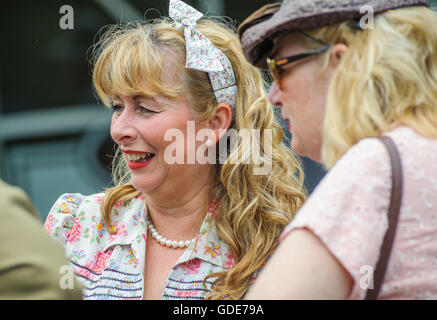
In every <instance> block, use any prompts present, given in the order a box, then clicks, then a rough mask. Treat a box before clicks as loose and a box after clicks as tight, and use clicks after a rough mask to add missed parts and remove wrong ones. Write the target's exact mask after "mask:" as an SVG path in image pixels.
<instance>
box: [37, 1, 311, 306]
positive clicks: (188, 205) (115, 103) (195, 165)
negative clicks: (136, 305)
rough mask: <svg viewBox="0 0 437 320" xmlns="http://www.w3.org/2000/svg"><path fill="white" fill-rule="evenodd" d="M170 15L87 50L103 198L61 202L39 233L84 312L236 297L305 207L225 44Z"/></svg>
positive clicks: (259, 85) (270, 121)
mask: <svg viewBox="0 0 437 320" xmlns="http://www.w3.org/2000/svg"><path fill="white" fill-rule="evenodd" d="M169 12H170V17H171V18H161V19H157V20H156V21H153V22H144V23H132V24H128V25H127V26H113V27H111V28H109V29H108V30H107V31H106V32H105V33H104V35H103V36H102V37H101V38H100V40H99V42H98V44H97V45H96V46H95V50H94V57H95V59H94V64H93V83H94V87H95V89H96V93H97V94H98V96H99V97H100V98H101V99H102V101H103V102H104V104H105V105H106V106H108V107H109V108H111V109H112V110H113V116H112V123H111V136H112V138H113V140H114V141H115V142H116V143H117V145H118V147H119V148H118V153H117V154H116V158H115V166H114V180H115V186H114V187H112V188H108V189H106V190H105V192H104V193H98V194H93V195H82V194H64V195H62V196H61V197H60V198H59V199H58V201H57V202H56V203H55V204H54V206H53V208H52V210H51V211H50V214H49V215H48V218H47V221H46V223H45V228H46V230H47V232H48V233H49V234H50V235H51V236H52V237H54V238H56V239H57V240H59V241H60V242H61V243H62V244H63V246H64V247H65V251H66V255H67V257H68V259H69V260H70V262H71V264H72V266H73V268H74V271H75V273H76V275H77V276H78V277H79V278H80V279H81V280H82V282H83V284H84V286H85V290H84V298H85V299H161V298H162V299H190V300H196V299H205V298H209V299H214V298H227V299H238V298H242V297H243V296H244V294H245V293H246V291H247V290H248V288H249V286H250V285H251V284H252V283H253V280H254V279H255V278H256V276H257V273H258V271H259V270H260V269H261V268H262V267H263V265H264V264H265V262H266V259H267V257H268V256H270V255H271V254H272V252H273V251H274V249H275V248H276V247H277V245H278V244H279V235H280V233H281V231H282V230H283V228H284V227H285V226H286V225H287V224H288V223H289V222H290V221H291V218H292V216H293V213H294V212H296V211H297V209H298V208H299V207H300V206H301V204H302V203H303V201H304V199H305V194H304V192H303V189H302V179H303V175H302V170H301V168H300V165H299V162H298V161H297V160H296V158H294V157H293V155H292V153H291V151H289V150H288V148H287V147H286V146H285V145H283V144H282V137H283V131H282V129H281V127H280V125H279V123H278V122H277V121H276V120H275V118H274V113H273V108H272V106H271V105H270V104H269V102H268V100H267V98H265V91H264V88H265V83H264V82H263V80H262V77H261V73H260V71H259V70H258V69H257V68H255V67H254V66H252V65H251V64H250V63H248V62H247V60H246V59H245V57H244V55H243V52H242V50H241V46H240V43H239V42H238V37H237V35H236V33H235V31H234V30H232V28H230V27H228V26H226V25H225V24H224V23H221V22H218V21H215V20H212V19H206V18H204V19H201V18H202V14H201V13H200V12H198V11H196V10H195V9H194V8H192V7H190V6H188V5H186V4H185V3H183V2H181V1H178V0H172V1H170V10H169ZM232 130H233V132H236V134H237V136H236V137H237V139H235V141H234V140H233V138H234V137H235V135H229V136H228V133H229V132H231V131H232ZM240 131H244V132H246V133H247V132H249V133H251V132H255V133H258V136H256V134H254V135H253V136H252V137H251V138H252V139H251V140H247V139H245V138H244V137H243V136H242V135H241V136H240V135H239V134H240ZM257 137H258V138H257ZM269 137H270V138H271V139H270V138H269ZM225 138H226V139H227V138H231V143H230V146H228V145H227V144H224V146H225V148H221V146H222V145H221V142H222V141H223V139H225ZM225 142H226V141H225ZM232 142H233V143H232ZM257 169H258V170H257ZM263 169H266V170H263ZM296 172H300V173H301V175H300V176H297V175H295V173H296Z"/></svg>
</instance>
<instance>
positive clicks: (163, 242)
mask: <svg viewBox="0 0 437 320" xmlns="http://www.w3.org/2000/svg"><path fill="white" fill-rule="evenodd" d="M149 230H150V233H151V234H152V238H153V239H155V240H156V241H158V242H159V244H160V245H162V246H167V247H169V248H175V249H176V248H185V247H189V246H190V245H192V244H194V243H195V242H196V238H193V239H191V240H187V241H182V240H181V241H172V240H168V239H167V238H165V237H163V236H161V235H160V234H159V232H158V231H156V229H155V227H154V226H153V223H152V220H151V219H149Z"/></svg>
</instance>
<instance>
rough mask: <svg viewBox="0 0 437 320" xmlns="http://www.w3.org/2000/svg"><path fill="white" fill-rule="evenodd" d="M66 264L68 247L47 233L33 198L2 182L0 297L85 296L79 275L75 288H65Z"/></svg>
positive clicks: (47, 297)
mask: <svg viewBox="0 0 437 320" xmlns="http://www.w3.org/2000/svg"><path fill="white" fill-rule="evenodd" d="M63 266H68V261H67V260H66V258H65V256H64V249H63V248H62V246H61V245H60V244H59V243H58V242H57V241H55V240H53V239H51V238H50V237H49V236H48V235H47V234H46V233H45V232H44V230H43V227H42V224H41V221H40V220H39V218H38V214H37V213H36V210H35V208H34V207H33V205H32V204H31V202H30V200H29V198H28V197H27V196H26V195H25V193H24V192H23V191H22V190H21V189H19V188H16V187H12V186H9V185H7V184H5V183H4V182H2V181H0V299H81V298H82V285H81V284H80V283H79V282H78V281H77V280H76V279H75V278H73V283H72V285H70V288H71V287H72V288H73V289H69V288H66V289H62V287H64V288H65V279H64V280H63V277H65V276H66V273H65V269H66V267H63ZM67 268H68V267H67ZM61 283H64V285H61Z"/></svg>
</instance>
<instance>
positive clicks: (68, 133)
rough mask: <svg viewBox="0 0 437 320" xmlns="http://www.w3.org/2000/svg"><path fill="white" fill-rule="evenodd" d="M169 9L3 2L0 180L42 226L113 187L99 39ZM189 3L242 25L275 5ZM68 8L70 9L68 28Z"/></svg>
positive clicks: (242, 0)
mask: <svg viewBox="0 0 437 320" xmlns="http://www.w3.org/2000/svg"><path fill="white" fill-rule="evenodd" d="M168 2H169V1H168V0H63V1H56V0H38V1H31V0H19V1H8V2H2V5H1V8H2V9H1V13H0V15H1V18H0V26H1V30H2V49H1V60H0V178H1V179H3V180H5V181H6V182H8V183H10V184H13V185H16V186H19V187H21V188H22V189H24V190H25V191H26V192H27V194H28V195H29V196H30V198H31V199H32V201H33V202H34V204H35V206H36V207H37V209H38V211H39V213H40V215H41V219H42V220H45V218H46V216H47V213H48V211H49V210H50V208H51V206H52V204H53V203H54V201H55V200H56V199H57V198H58V197H59V195H60V194H62V193H64V192H79V193H83V194H91V193H96V192H100V191H102V190H103V189H104V188H105V187H107V186H109V185H110V184H111V174H110V164H111V161H112V154H113V150H114V145H113V143H112V141H111V139H110V135H109V124H110V116H111V112H110V111H109V110H107V109H106V108H105V107H104V106H103V104H101V103H100V102H99V101H98V99H97V98H96V97H95V95H94V93H93V90H92V82H91V71H90V66H89V61H88V58H89V48H90V47H91V46H92V44H93V43H94V42H95V37H96V34H97V32H98V31H99V30H100V29H101V28H102V27H104V26H106V25H108V24H114V23H117V22H120V21H129V20H139V19H144V18H147V19H151V18H155V17H159V16H161V15H168ZM185 2H187V3H188V4H190V5H192V6H194V7H195V8H197V9H198V10H200V11H201V12H203V13H205V12H209V13H210V14H212V15H225V16H228V17H230V18H231V19H232V20H233V21H234V24H235V26H238V25H239V24H240V23H241V22H242V21H243V20H244V19H245V18H246V17H247V16H249V15H250V13H252V12H253V11H255V10H256V9H258V8H260V7H261V6H263V5H264V4H267V3H269V2H272V1H262V0H238V1H235V0H186V1H185ZM431 2H432V3H433V5H437V0H436V1H434V0H433V1H431ZM64 5H68V6H70V8H72V9H73V25H72V28H71V29H69V28H68V27H71V21H66V20H65V17H66V14H68V12H69V11H66V10H68V8H67V9H66V8H65V7H64V8H63V9H61V8H62V7H63V6H64ZM63 17H64V20H62V18H63ZM68 23H70V25H69V24H68ZM278 116H279V117H280V115H279V113H278ZM287 139H289V136H288V137H287ZM302 161H303V164H304V167H305V173H306V181H305V183H306V186H307V188H308V190H309V191H312V190H313V189H314V187H315V186H316V185H317V183H318V182H319V181H320V179H321V178H322V177H323V175H324V173H325V172H324V170H323V168H322V166H321V165H319V164H317V163H314V162H312V161H310V160H308V159H305V158H304V159H302Z"/></svg>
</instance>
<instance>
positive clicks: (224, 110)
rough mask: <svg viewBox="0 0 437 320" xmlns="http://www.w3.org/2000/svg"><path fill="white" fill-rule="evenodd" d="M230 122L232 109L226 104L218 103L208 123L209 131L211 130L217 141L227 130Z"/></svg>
mask: <svg viewBox="0 0 437 320" xmlns="http://www.w3.org/2000/svg"><path fill="white" fill-rule="evenodd" d="M231 122H232V108H231V106H230V105H229V104H227V103H226V102H220V103H219V104H218V105H217V107H216V109H215V112H214V114H213V116H212V118H211V119H210V120H209V121H208V127H209V129H211V130H213V131H214V132H215V133H216V137H217V140H216V142H217V141H218V140H220V138H221V137H222V136H223V135H224V134H225V133H226V131H227V130H228V129H229V126H230V125H231Z"/></svg>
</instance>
